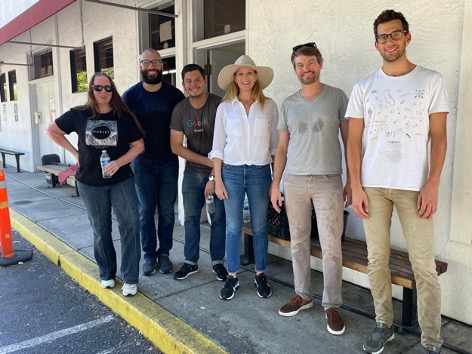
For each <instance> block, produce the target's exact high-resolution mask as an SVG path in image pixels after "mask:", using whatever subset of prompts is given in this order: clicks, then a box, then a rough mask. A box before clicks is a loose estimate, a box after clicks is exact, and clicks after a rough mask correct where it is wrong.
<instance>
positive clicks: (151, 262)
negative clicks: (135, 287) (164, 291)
mask: <svg viewBox="0 0 472 354" xmlns="http://www.w3.org/2000/svg"><path fill="white" fill-rule="evenodd" d="M156 268H157V262H156V260H155V259H149V258H148V259H145V260H144V263H143V268H142V270H141V272H142V273H143V275H151V274H154V273H155V272H156Z"/></svg>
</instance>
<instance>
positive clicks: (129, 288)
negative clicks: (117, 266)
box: [121, 283, 138, 296]
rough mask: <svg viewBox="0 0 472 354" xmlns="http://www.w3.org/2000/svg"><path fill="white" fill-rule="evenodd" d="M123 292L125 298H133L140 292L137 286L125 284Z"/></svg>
mask: <svg viewBox="0 0 472 354" xmlns="http://www.w3.org/2000/svg"><path fill="white" fill-rule="evenodd" d="M121 290H123V296H133V295H136V293H137V292H138V286H137V285H136V284H128V283H124V284H123V287H122V288H121Z"/></svg>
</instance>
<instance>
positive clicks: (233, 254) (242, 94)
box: [210, 55, 278, 300]
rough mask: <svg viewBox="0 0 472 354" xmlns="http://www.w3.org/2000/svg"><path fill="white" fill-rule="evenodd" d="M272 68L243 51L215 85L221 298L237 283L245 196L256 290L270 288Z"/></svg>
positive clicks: (274, 132) (275, 137)
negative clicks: (222, 230) (222, 233)
mask: <svg viewBox="0 0 472 354" xmlns="http://www.w3.org/2000/svg"><path fill="white" fill-rule="evenodd" d="M273 76H274V73H273V71H272V69H271V68H269V67H266V66H256V65H255V63H254V61H253V60H252V59H251V58H250V57H249V56H247V55H243V56H241V57H239V58H238V59H237V60H236V62H235V63H234V64H231V65H227V66H225V67H224V68H223V69H222V70H221V72H220V74H219V76H218V85H219V86H220V87H221V88H222V89H223V90H226V95H225V96H224V97H223V102H222V103H221V104H220V105H219V106H218V110H217V112H216V121H215V133H214V136H213V149H212V151H211V152H210V157H211V158H212V159H213V164H214V172H215V192H216V195H217V197H218V198H219V199H221V200H224V204H225V211H226V263H227V267H228V274H229V275H228V278H227V280H226V283H225V285H224V287H223V288H222V289H221V291H220V298H221V299H223V300H231V299H232V298H233V297H234V293H235V291H236V290H237V289H238V288H239V281H238V276H237V273H238V269H239V256H240V242H241V231H242V226H243V203H244V199H245V195H247V198H248V202H249V208H250V211H251V228H252V233H253V236H254V257H255V271H256V276H255V280H254V284H255V287H256V289H257V294H258V295H259V297H261V298H267V297H269V296H270V295H271V294H272V290H271V288H270V286H269V284H268V283H267V278H266V275H265V272H266V266H267V264H266V259H267V246H268V240H267V208H268V204H269V188H270V183H271V180H272V179H271V170H270V164H271V162H272V161H273V155H274V154H275V149H276V147H277V141H278V134H277V121H278V110H277V105H276V104H275V102H274V101H273V100H272V99H270V98H267V97H265V96H264V94H263V93H262V90H263V89H264V88H265V87H267V86H268V85H269V84H270V82H271V81H272V78H273Z"/></svg>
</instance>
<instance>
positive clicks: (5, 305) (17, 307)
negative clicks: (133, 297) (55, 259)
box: [0, 231, 161, 354]
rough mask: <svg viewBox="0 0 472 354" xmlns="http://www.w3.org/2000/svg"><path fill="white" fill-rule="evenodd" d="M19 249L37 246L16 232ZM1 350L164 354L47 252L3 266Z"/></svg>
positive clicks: (0, 280) (0, 272)
mask: <svg viewBox="0 0 472 354" xmlns="http://www.w3.org/2000/svg"><path fill="white" fill-rule="evenodd" d="M13 246H14V249H15V250H26V249H30V250H31V249H33V250H34V248H33V246H32V245H31V244H29V243H28V242H27V241H26V240H24V239H23V238H22V237H21V236H19V235H18V234H17V233H16V232H15V231H13ZM0 304H1V305H0V313H1V314H0V353H22V354H30V353H35V354H41V353H48V354H56V353H57V354H59V353H61V354H63V353H74V354H76V353H77V354H79V353H84V354H85V353H87V354H90V353H99V354H105V353H107V354H108V353H133V354H136V353H138V354H139V353H149V354H157V353H161V352H160V351H159V350H158V349H157V348H156V347H155V346H154V345H153V344H152V343H150V342H149V341H148V340H146V339H145V338H144V337H143V336H142V335H141V334H140V333H139V332H138V331H137V330H136V329H134V328H133V327H131V326H130V325H129V324H127V323H126V322H125V321H124V320H123V319H121V318H120V317H119V316H117V315H115V314H114V313H113V312H112V311H111V310H110V309H108V308H107V307H105V306H104V305H103V304H102V303H101V302H100V301H99V300H98V299H97V298H96V297H95V296H93V295H91V294H89V293H88V292H87V291H86V290H84V289H83V288H81V287H80V286H79V285H77V284H76V283H75V282H74V281H73V280H72V279H71V278H70V277H69V276H68V275H67V274H65V273H64V271H63V270H62V269H61V268H59V267H58V266H56V265H54V264H53V263H52V262H51V261H49V260H48V259H47V258H45V257H44V256H43V255H42V254H41V253H39V252H37V251H34V255H33V259H32V260H31V261H28V262H25V263H24V264H17V265H13V266H9V267H0Z"/></svg>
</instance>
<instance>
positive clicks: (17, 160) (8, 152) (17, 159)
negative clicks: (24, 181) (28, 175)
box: [0, 148, 25, 172]
mask: <svg viewBox="0 0 472 354" xmlns="http://www.w3.org/2000/svg"><path fill="white" fill-rule="evenodd" d="M0 153H1V154H2V161H3V168H6V167H7V165H6V162H5V155H13V156H15V159H16V171H17V172H21V170H20V156H21V155H24V154H25V153H24V152H19V151H13V150H8V149H2V148H0Z"/></svg>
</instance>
